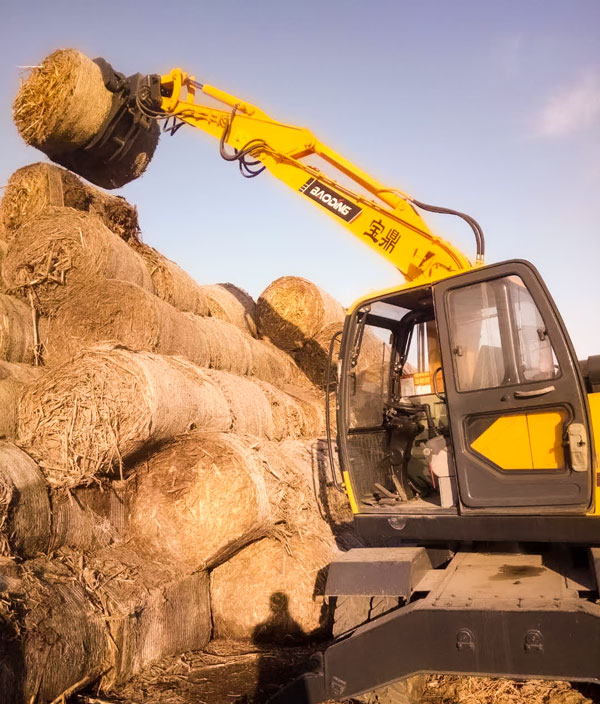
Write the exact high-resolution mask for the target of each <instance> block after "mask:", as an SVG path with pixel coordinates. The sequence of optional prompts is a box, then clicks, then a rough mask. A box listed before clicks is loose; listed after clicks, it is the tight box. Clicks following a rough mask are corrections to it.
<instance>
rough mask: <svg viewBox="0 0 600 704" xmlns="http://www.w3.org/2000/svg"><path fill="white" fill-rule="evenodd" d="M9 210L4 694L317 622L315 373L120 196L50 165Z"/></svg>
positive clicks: (324, 555) (5, 212) (326, 547)
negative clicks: (240, 603)
mask: <svg viewBox="0 0 600 704" xmlns="http://www.w3.org/2000/svg"><path fill="white" fill-rule="evenodd" d="M61 189H62V195H61ZM0 214H1V215H2V219H3V224H4V228H3V232H4V236H5V242H6V257H5V258H4V261H3V267H2V270H3V277H4V280H5V291H6V293H3V294H1V295H0V357H2V358H3V359H0V372H2V373H3V374H5V376H6V379H7V380H9V381H10V384H12V386H10V385H9V382H8V381H7V386H6V388H7V392H6V393H7V394H9V393H10V394H12V396H11V397H10V399H11V400H10V402H7V403H6V404H5V409H9V410H5V413H6V415H7V417H6V420H5V422H4V425H5V426H6V431H5V435H6V436H7V437H8V438H10V439H11V441H12V442H11V441H8V440H7V441H5V444H4V445H0V554H2V555H5V556H7V558H8V561H7V562H3V563H2V564H0V585H5V586H2V587H1V589H2V591H3V593H4V595H5V597H6V609H5V612H2V613H0V622H2V623H4V624H5V631H6V633H12V634H17V636H15V637H16V638H17V642H18V644H19V647H18V648H17V649H16V650H15V651H14V653H15V654H14V658H13V661H12V665H11V666H10V667H9V668H5V670H3V671H2V674H1V675H0V676H1V677H4V678H5V680H6V687H8V689H6V691H7V692H11V694H10V695H6V696H9V699H6V701H11V702H13V701H16V702H19V701H29V698H30V697H31V696H32V692H33V691H37V692H38V693H39V694H38V701H40V702H44V701H46V702H49V701H52V699H54V698H56V697H58V696H60V695H61V694H63V693H64V692H71V691H75V690H76V689H77V688H78V687H80V686H83V685H84V684H86V683H88V682H90V681H98V682H101V687H102V688H104V689H105V690H109V689H110V688H111V687H113V686H115V685H116V684H118V683H119V682H122V681H123V680H125V679H127V678H128V677H130V676H131V675H132V674H134V673H136V672H138V671H139V670H140V669H141V668H142V667H143V666H145V665H146V664H148V663H150V662H151V661H153V660H154V659H156V658H160V657H163V656H165V655H168V654H176V653H178V652H182V651H183V650H186V649H194V648H201V647H202V646H203V645H205V644H206V642H207V641H208V639H209V638H210V637H211V636H212V635H214V636H216V637H223V636H227V637H236V638H255V637H256V638H258V639H260V640H264V639H267V640H273V641H281V640H283V641H284V642H287V641H288V640H290V639H292V640H296V639H298V638H300V637H302V638H304V637H316V636H317V635H319V634H322V633H323V632H324V629H326V627H327V622H328V619H327V614H326V607H325V605H324V603H323V599H322V596H321V594H322V589H321V586H322V579H323V571H324V569H325V567H326V565H327V564H328V563H329V562H330V561H331V559H332V557H333V556H334V555H335V554H336V552H337V550H338V547H337V544H336V536H335V532H336V530H337V527H336V525H335V521H333V520H332V521H331V524H330V523H328V522H327V521H324V520H323V518H322V517H321V514H320V512H319V507H318V505H317V502H316V500H315V495H314V489H313V481H314V477H313V473H315V472H316V473H318V472H320V470H321V464H322V463H321V459H320V457H317V455H318V454H319V453H318V451H314V450H313V446H315V445H317V444H318V442H319V437H320V436H321V435H322V433H323V430H324V414H323V394H322V391H321V390H320V389H319V388H318V387H316V386H315V385H314V384H313V383H312V382H311V375H310V374H306V373H305V371H304V370H303V369H301V368H300V367H299V366H298V365H297V363H296V361H295V359H294V358H293V357H292V356H291V355H290V354H289V353H288V352H287V351H284V350H282V349H281V347H280V346H278V345H275V344H273V343H272V342H271V341H270V340H269V339H267V338H266V337H264V336H262V337H261V336H260V334H259V332H258V326H257V323H256V318H257V310H256V305H255V304H254V301H252V299H251V298H250V297H249V296H248V295H247V294H246V293H245V292H243V291H242V290H241V289H238V288H237V287H235V286H233V285H231V284H217V285H209V286H201V285H199V284H197V283H196V282H195V281H194V280H193V279H191V278H190V277H189V276H188V275H187V274H186V273H185V272H183V270H182V269H180V268H179V267H178V266H177V265H175V264H174V263H173V262H169V260H167V259H166V258H165V257H163V256H162V255H161V254H159V253H158V252H157V251H156V250H154V249H151V248H150V247H148V246H147V245H144V244H143V243H141V242H140V239H139V228H138V226H137V219H136V217H135V216H136V213H135V208H132V207H131V206H130V205H129V204H127V203H126V202H125V201H123V200H122V199H116V198H115V197H113V196H108V195H106V194H103V193H101V192H100V191H98V190H97V189H95V188H93V187H91V186H89V185H85V184H83V182H81V181H80V180H79V179H78V178H77V177H76V176H74V175H73V174H70V173H69V172H66V171H64V170H63V169H60V168H59V167H56V166H53V165H49V164H43V165H41V164H38V165H34V166H32V167H29V168H27V167H26V168H25V169H21V170H20V171H19V172H17V173H16V174H15V175H14V176H13V178H12V179H11V182H10V184H9V188H7V189H6V193H5V195H4V199H3V200H2V203H1V204H0ZM323 296H324V297H325V296H326V294H323ZM338 309H339V310H341V308H340V307H338ZM2 383H3V379H0V392H2ZM8 398H9V397H8V396H7V401H8ZM9 411H10V412H9ZM11 414H12V415H11ZM0 420H3V419H0ZM1 430H2V423H0V431H1ZM15 442H16V444H14V443H15ZM322 498H323V497H321V499H322ZM345 509H346V511H347V507H345ZM328 515H330V516H331V515H333V514H332V513H331V512H328ZM348 518H349V515H348V513H345V512H344V511H341V512H339V511H338V513H336V520H338V524H339V530H343V529H344V524H345V522H346V521H347V520H348ZM44 555H45V557H44ZM14 557H18V558H19V559H20V560H25V562H23V563H22V565H21V566H16V563H15V562H14V560H12V559H11V558H14ZM11 575H12V576H11ZM65 584H66V586H65ZM235 584H238V585H239V587H240V589H241V590H243V591H244V592H245V599H246V603H247V605H248V610H247V612H245V613H244V615H243V616H242V614H241V611H240V609H239V608H237V606H236V598H237V597H236V598H234V595H233V593H232V592H231V588H232V587H233V586H234V585H235ZM27 592H29V594H30V596H28V595H27ZM41 595H43V596H44V599H45V600H46V601H48V607H47V610H46V616H47V620H44V618H43V615H44V613H43V611H44V610H43V607H40V600H39V598H38V597H40V596H41ZM30 598H31V599H34V598H35V599H36V600H37V601H36V604H35V605H34V604H33V603H32V604H31V607H30V605H29V599H30ZM0 601H1V600H0ZM23 605H24V606H23ZM40 608H42V611H40ZM212 614H216V615H217V616H216V620H215V624H214V627H213V625H212V619H213V616H212ZM72 629H78V633H79V635H74V634H73V633H72ZM257 634H258V635H257ZM39 639H42V641H44V642H46V640H47V641H48V642H49V643H51V645H49V646H48V647H46V649H45V650H44V649H43V648H42V650H41V655H39V656H38V655H35V656H34V654H33V653H34V652H37V650H39V647H38V646H39V642H41V641H39ZM38 641H39V642H38ZM65 643H69V644H71V645H69V646H68V647H69V648H72V649H73V652H72V655H71V657H70V658H66V659H65V660H64V661H63V662H61V663H60V666H59V665H56V673H55V674H53V675H51V674H49V673H46V672H45V671H44V668H43V663H44V658H47V662H52V663H54V662H55V660H57V658H58V652H60V649H61V648H64V647H66V646H65ZM78 644H79V645H78ZM36 649H37V650H36ZM88 649H89V650H90V652H89V653H88ZM84 654H85V657H84ZM40 658H41V659H40ZM23 663H24V664H25V665H23ZM24 673H27V674H24ZM0 684H4V682H0ZM11 688H12V689H11ZM3 701H4V700H3V699H2V695H0V702H3Z"/></svg>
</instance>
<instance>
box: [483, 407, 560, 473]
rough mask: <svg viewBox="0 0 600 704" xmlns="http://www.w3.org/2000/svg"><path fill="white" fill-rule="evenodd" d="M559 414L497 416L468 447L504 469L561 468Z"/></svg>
mask: <svg viewBox="0 0 600 704" xmlns="http://www.w3.org/2000/svg"><path fill="white" fill-rule="evenodd" d="M562 422H563V418H562V414H561V413H559V412H556V411H553V412H549V413H547V412H546V413H524V414H520V415H508V416H501V417H500V418H498V419H497V420H495V421H494V422H493V423H492V425H490V427H489V428H487V430H485V431H484V432H483V433H482V434H481V435H480V436H479V437H478V438H476V439H475V440H474V441H473V442H472V443H471V447H472V448H473V449H474V450H475V451H476V452H478V453H479V454H480V455H483V456H484V457H486V458H487V459H488V460H490V462H493V463H494V464H495V465H497V466H498V467H500V468H501V469H505V470H511V469H516V470H519V469H520V470H526V469H560V468H562V467H564V454H563V449H562Z"/></svg>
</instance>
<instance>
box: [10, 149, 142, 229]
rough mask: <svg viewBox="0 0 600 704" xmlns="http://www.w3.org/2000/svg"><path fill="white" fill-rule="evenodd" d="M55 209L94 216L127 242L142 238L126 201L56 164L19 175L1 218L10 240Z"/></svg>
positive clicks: (12, 180)
mask: <svg viewBox="0 0 600 704" xmlns="http://www.w3.org/2000/svg"><path fill="white" fill-rule="evenodd" d="M51 205H54V206H58V207H61V206H66V207H68V208H74V209H75V210H81V211H83V212H91V213H94V214H96V215H97V216H98V217H99V218H100V219H101V220H102V222H103V223H104V224H105V225H106V227H108V229H109V230H112V231H113V232H114V233H115V234H116V235H119V237H122V238H123V239H124V240H131V239H133V240H137V239H138V238H139V232H140V228H139V223H138V217H137V210H136V208H135V206H133V205H130V204H129V203H128V202H127V201H126V200H125V198H122V197H121V196H112V195H109V194H108V193H104V192H103V191H100V190H99V189H97V188H94V187H93V186H90V185H89V184H86V183H84V182H83V181H82V180H81V179H80V178H78V177H77V176H76V175H75V174H72V173H71V172H69V171H66V170H65V169H61V168H60V167H58V166H54V165H53V164H45V163H37V164H30V165H29V166H24V167H23V168H22V169H18V170H17V171H15V173H14V174H13V175H12V176H11V177H10V179H9V181H8V185H7V187H6V190H5V191H4V197H3V198H2V202H1V203H0V215H1V219H2V222H3V224H4V226H5V228H6V237H7V239H10V240H12V239H14V238H15V237H16V236H17V235H18V231H19V228H20V227H21V226H22V225H25V224H26V223H28V222H30V221H31V220H33V219H34V218H36V217H37V216H38V215H39V214H40V213H41V212H42V211H43V210H44V208H46V207H48V206H51Z"/></svg>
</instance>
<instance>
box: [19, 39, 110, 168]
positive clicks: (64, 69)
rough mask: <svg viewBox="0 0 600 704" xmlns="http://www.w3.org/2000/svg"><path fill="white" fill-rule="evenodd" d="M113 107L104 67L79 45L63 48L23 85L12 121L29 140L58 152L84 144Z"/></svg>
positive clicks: (29, 142) (50, 150)
mask: <svg viewBox="0 0 600 704" xmlns="http://www.w3.org/2000/svg"><path fill="white" fill-rule="evenodd" d="M111 105H112V95H111V93H110V92H109V91H108V90H107V89H106V88H105V86H104V82H103V80H102V73H101V72H100V68H99V67H98V66H97V65H96V64H95V63H94V62H93V61H91V60H90V59H88V58H87V57H86V56H84V55H83V54H81V53H80V52H79V51H76V50H75V49H59V50H58V51H55V52H54V53H52V54H50V55H49V56H48V57H46V58H45V59H44V60H43V61H42V63H41V64H40V65H39V66H38V67H36V68H34V69H33V70H32V72H31V74H30V75H29V77H28V78H27V80H26V81H25V82H24V83H23V85H22V86H21V88H20V90H19V93H18V94H17V97H16V98H15V102H14V105H13V119H14V122H15V124H16V126H17V129H18V130H19V133H20V134H21V137H23V139H24V140H25V141H26V142H27V144H30V145H31V146H33V147H37V148H38V149H41V150H42V151H43V152H45V153H46V154H48V155H49V156H55V155H59V154H64V153H66V152H70V151H73V150H74V149H77V148H78V147H83V146H85V145H86V144H87V143H88V142H89V141H90V139H91V138H92V137H94V136H95V135H96V134H97V132H98V130H99V128H100V126H101V125H102V123H103V122H104V120H105V118H106V117H107V115H108V113H109V111H110V108H111Z"/></svg>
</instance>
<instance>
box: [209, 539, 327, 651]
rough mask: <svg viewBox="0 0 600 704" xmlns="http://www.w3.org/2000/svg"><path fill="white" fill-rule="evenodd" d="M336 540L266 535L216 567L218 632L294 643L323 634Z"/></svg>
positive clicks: (215, 621) (214, 608)
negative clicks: (329, 567) (328, 570)
mask: <svg viewBox="0 0 600 704" xmlns="http://www.w3.org/2000/svg"><path fill="white" fill-rule="evenodd" d="M336 553H337V550H336V548H335V546H334V544H333V541H332V540H331V539H329V540H328V539H323V538H311V539H306V540H305V539H302V538H301V537H292V538H290V539H289V541H286V542H280V541H279V540H276V539H273V538H265V539H263V540H260V541H258V542H256V543H253V544H252V545H249V546H248V547H247V548H244V549H243V550H242V551H241V552H239V553H238V554H237V555H235V557H233V558H231V560H229V561H228V562H225V563H223V564H222V565H219V566H218V567H216V568H215V569H214V570H213V571H212V572H211V579H210V592H211V605H212V616H213V628H214V630H213V636H214V637H216V638H233V639H252V640H253V641H254V642H276V643H286V642H287V643H293V642H300V641H303V640H306V639H308V638H314V637H317V636H323V635H324V634H325V633H326V631H327V627H328V624H329V617H328V613H327V608H326V605H325V604H324V601H323V597H322V596H321V595H322V594H323V588H324V586H325V584H324V576H325V568H326V567H327V565H328V564H329V563H330V562H331V560H332V559H333V558H334V556H335V555H336Z"/></svg>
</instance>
